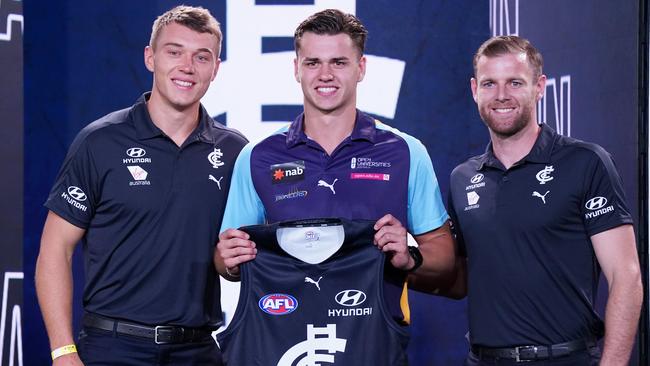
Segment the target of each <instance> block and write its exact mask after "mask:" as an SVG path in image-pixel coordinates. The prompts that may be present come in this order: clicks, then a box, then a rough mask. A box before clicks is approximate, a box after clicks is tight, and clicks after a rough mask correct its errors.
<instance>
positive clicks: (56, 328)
mask: <svg viewBox="0 0 650 366" xmlns="http://www.w3.org/2000/svg"><path fill="white" fill-rule="evenodd" d="M35 279H36V294H37V296H38V302H39V305H40V307H41V312H42V313H43V320H44V321H45V327H46V329H47V334H48V337H49V339H50V346H51V347H52V349H55V348H58V347H61V346H64V345H68V344H73V343H74V336H73V333H72V289H73V282H72V270H71V258H70V257H66V255H64V254H55V253H48V252H47V251H45V252H44V251H43V250H42V251H41V254H40V255H39V257H38V260H37V263H36V274H35Z"/></svg>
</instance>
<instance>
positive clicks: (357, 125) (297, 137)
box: [287, 109, 377, 147]
mask: <svg viewBox="0 0 650 366" xmlns="http://www.w3.org/2000/svg"><path fill="white" fill-rule="evenodd" d="M304 125H305V113H304V112H303V113H300V114H299V115H298V117H296V119H294V120H293V122H292V123H291V125H289V130H288V131H287V147H293V146H296V145H298V144H304V143H307V141H309V137H307V134H305V127H304ZM376 133H377V130H376V129H375V120H374V118H372V117H370V116H368V115H367V114H365V113H363V112H361V111H360V110H358V109H357V115H356V118H355V121H354V128H353V129H352V133H351V134H350V140H367V141H370V142H375V135H376Z"/></svg>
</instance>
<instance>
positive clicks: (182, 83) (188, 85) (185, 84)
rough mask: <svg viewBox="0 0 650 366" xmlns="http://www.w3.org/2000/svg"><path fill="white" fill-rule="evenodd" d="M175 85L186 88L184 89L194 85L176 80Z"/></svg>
mask: <svg viewBox="0 0 650 366" xmlns="http://www.w3.org/2000/svg"><path fill="white" fill-rule="evenodd" d="M174 84H176V85H180V86H184V87H190V86H192V83H191V82H189V81H183V80H174Z"/></svg>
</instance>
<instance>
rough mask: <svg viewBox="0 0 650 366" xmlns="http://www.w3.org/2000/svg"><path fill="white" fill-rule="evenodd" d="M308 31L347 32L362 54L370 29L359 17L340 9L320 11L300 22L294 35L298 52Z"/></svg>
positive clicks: (316, 32)
mask: <svg viewBox="0 0 650 366" xmlns="http://www.w3.org/2000/svg"><path fill="white" fill-rule="evenodd" d="M307 32H311V33H315V34H327V35H337V34H341V33H345V34H347V35H348V36H350V38H351V39H352V42H354V45H355V46H356V47H357V49H358V50H359V52H360V53H361V54H362V55H363V51H364V50H365V48H366V38H368V30H366V27H364V25H363V24H362V23H361V21H360V20H359V18H357V17H356V16H354V15H352V14H347V13H344V12H342V11H340V10H338V9H326V10H323V11H319V12H318V13H316V14H313V15H312V16H310V17H309V18H307V19H305V20H304V21H303V22H302V23H300V25H299V26H298V28H296V32H295V33H294V35H293V42H294V46H295V48H296V53H297V52H298V50H299V49H300V40H301V38H302V36H303V34H305V33H307Z"/></svg>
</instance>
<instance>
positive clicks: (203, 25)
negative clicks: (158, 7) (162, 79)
mask: <svg viewBox="0 0 650 366" xmlns="http://www.w3.org/2000/svg"><path fill="white" fill-rule="evenodd" d="M171 23H177V24H180V25H182V26H185V27H187V28H189V29H191V30H193V31H195V32H199V33H210V34H212V35H214V36H215V37H216V38H217V56H219V53H220V52H221V39H222V37H223V36H222V35H221V27H220V25H219V22H218V21H217V19H215V18H214V17H213V16H212V14H210V11H209V10H208V9H205V8H202V7H200V6H196V7H195V6H186V5H180V6H177V7H175V8H173V9H170V10H168V11H166V12H165V13H163V14H162V15H160V16H159V17H158V18H156V21H154V22H153V26H152V28H151V38H150V39H149V46H150V47H151V48H154V49H155V47H156V41H157V40H158V36H159V35H160V31H161V30H162V29H163V28H164V27H165V26H167V25H169V24H171Z"/></svg>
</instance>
